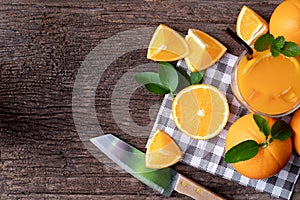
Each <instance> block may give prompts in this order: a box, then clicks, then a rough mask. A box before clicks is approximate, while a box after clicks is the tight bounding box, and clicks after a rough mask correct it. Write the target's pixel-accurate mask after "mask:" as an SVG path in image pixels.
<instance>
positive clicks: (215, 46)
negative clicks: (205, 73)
mask: <svg viewBox="0 0 300 200" xmlns="http://www.w3.org/2000/svg"><path fill="white" fill-rule="evenodd" d="M185 40H186V41H187V43H188V45H189V47H190V51H189V54H188V56H186V57H185V58H184V60H185V63H186V64H187V66H188V68H189V69H190V70H191V71H193V72H194V71H201V70H204V69H206V68H208V67H210V66H212V65H213V64H215V63H216V62H217V61H218V60H219V59H220V58H221V57H222V56H223V55H224V53H225V52H226V50H227V48H226V47H225V46H224V45H223V44H221V43H220V42H219V41H218V40H216V39H215V38H213V37H212V36H210V35H208V34H207V33H205V32H203V31H200V30H197V29H189V30H188V35H187V36H186V37H185Z"/></svg>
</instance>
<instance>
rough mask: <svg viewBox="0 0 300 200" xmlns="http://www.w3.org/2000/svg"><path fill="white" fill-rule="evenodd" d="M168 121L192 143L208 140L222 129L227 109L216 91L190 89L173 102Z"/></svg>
mask: <svg viewBox="0 0 300 200" xmlns="http://www.w3.org/2000/svg"><path fill="white" fill-rule="evenodd" d="M172 117H173V120H174V122H175V124H176V126H177V128H178V129H179V130H181V131H182V132H183V133H185V134H186V135H188V136H190V137H192V138H194V139H209V138H212V137H215V136H216V135H218V134H219V133H220V132H221V131H222V130H223V128H224V127H225V125H226V123H227V120H228V117H229V107H228V103H227V99H226V97H225V95H224V94H223V93H222V92H221V91H220V90H219V89H217V88H216V87H214V86H211V85H206V84H197V85H191V86H188V87H186V88H184V89H183V90H181V91H180V92H179V93H178V94H177V95H176V97H175V98H174V100H173V104H172Z"/></svg>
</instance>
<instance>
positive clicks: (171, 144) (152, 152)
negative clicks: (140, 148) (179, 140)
mask: <svg viewBox="0 0 300 200" xmlns="http://www.w3.org/2000/svg"><path fill="white" fill-rule="evenodd" d="M181 157H182V152H181V150H180V148H179V147H178V146H177V144H176V143H175V141H174V140H173V139H172V138H171V137H170V136H169V135H168V134H167V133H166V132H164V131H162V130H160V129H158V130H157V131H156V132H155V133H154V134H153V136H152V138H151V139H150V141H149V143H148V147H147V151H146V167H148V168H156V169H157V168H164V167H168V166H170V165H173V164H175V163H176V162H178V161H179V160H180V159H181Z"/></svg>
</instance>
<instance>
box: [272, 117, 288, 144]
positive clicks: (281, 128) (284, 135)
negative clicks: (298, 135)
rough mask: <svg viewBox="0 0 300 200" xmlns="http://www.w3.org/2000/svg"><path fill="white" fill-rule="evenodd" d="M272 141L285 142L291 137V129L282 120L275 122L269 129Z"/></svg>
mask: <svg viewBox="0 0 300 200" xmlns="http://www.w3.org/2000/svg"><path fill="white" fill-rule="evenodd" d="M271 135H272V138H273V139H277V140H281V141H283V140H286V139H288V138H289V137H291V136H292V135H293V129H292V128H291V127H290V126H289V125H288V124H287V123H286V122H285V121H283V120H277V121H276V122H275V123H274V124H273V126H272V129H271Z"/></svg>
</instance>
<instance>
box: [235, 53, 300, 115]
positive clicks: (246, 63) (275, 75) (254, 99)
mask: <svg viewBox="0 0 300 200" xmlns="http://www.w3.org/2000/svg"><path fill="white" fill-rule="evenodd" d="M236 65H237V66H236V69H235V71H234V77H233V80H234V81H235V83H233V84H235V87H233V88H234V92H235V94H237V95H239V96H240V98H239V99H240V100H241V101H242V103H244V104H246V107H247V108H248V109H249V110H250V111H254V112H257V113H261V114H265V115H269V116H282V115H286V114H288V113H290V112H292V111H293V110H295V109H296V108H297V107H298V106H299V104H300V60H299V58H295V57H286V56H284V55H282V54H280V55H279V56H277V57H273V56H272V55H271V53H270V51H269V50H268V51H265V52H255V53H254V55H253V58H252V59H251V60H248V59H247V57H246V56H245V54H244V55H243V56H242V57H241V58H240V60H239V61H238V63H237V64H236Z"/></svg>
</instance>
